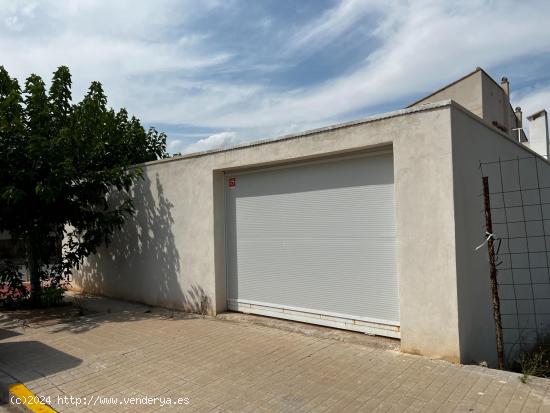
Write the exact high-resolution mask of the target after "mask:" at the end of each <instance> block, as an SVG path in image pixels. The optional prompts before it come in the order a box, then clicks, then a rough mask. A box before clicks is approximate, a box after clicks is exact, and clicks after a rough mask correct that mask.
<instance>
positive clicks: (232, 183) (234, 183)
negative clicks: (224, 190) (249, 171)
mask: <svg viewBox="0 0 550 413" xmlns="http://www.w3.org/2000/svg"><path fill="white" fill-rule="evenodd" d="M227 185H228V186H229V189H235V187H236V186H237V178H229V180H228V181H227Z"/></svg>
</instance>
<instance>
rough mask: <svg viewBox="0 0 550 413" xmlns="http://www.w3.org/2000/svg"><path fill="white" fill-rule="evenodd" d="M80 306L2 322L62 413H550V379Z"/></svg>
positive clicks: (357, 338)
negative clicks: (50, 316)
mask: <svg viewBox="0 0 550 413" xmlns="http://www.w3.org/2000/svg"><path fill="white" fill-rule="evenodd" d="M79 305H82V306H86V305H87V306H88V308H87V309H86V311H84V314H85V315H84V316H81V317H72V318H70V319H68V320H58V322H56V323H43V322H42V321H36V320H35V321H33V320H31V321H24V320H21V318H18V317H17V314H14V313H3V314H1V315H0V374H3V375H4V376H8V377H12V378H15V379H17V380H18V381H20V382H23V383H24V384H26V385H27V387H29V388H30V389H31V390H32V391H33V392H34V393H35V394H37V395H39V396H41V397H44V398H45V399H46V400H47V401H49V404H51V406H52V407H54V408H55V409H56V410H58V411H63V412H64V411H67V412H69V411H71V412H72V411H93V412H96V411H97V412H107V411H113V412H114V411H140V412H153V411H181V412H309V411H316V412H345V411H349V412H355V411H365V412H371V411H372V412H374V411H376V412H386V411H387V412H436V411H438V412H550V393H549V391H550V380H544V379H533V380H530V381H529V382H528V383H527V384H523V383H522V382H521V381H520V380H519V375H517V374H514V373H508V372H500V371H496V370H491V369H487V368H482V367H477V366H460V365H453V364H450V363H448V362H444V361H438V360H431V359H428V358H425V357H419V356H412V355H405V354H401V353H399V352H398V351H396V350H395V348H396V347H397V343H396V342H393V341H391V340H385V339H378V338H376V339H373V338H371V337H367V336H363V335H360V334H357V333H347V332H338V331H337V330H330V329H323V328H319V327H311V328H309V327H305V326H304V325H300V324H297V323H288V322H280V321H276V322H272V321H270V320H269V319H259V320H260V322H255V321H254V317H249V316H248V317H247V316H234V315H233V316H231V315H229V316H224V317H219V318H212V317H201V316H190V315H185V314H182V313H177V312H171V311H168V310H162V309H156V308H149V307H146V306H140V305H127V304H126V303H122V302H117V301H114V300H107V299H93V300H91V299H88V300H87V301H86V300H85V299H83V300H81V301H80V302H79ZM86 314H87V315H86ZM44 324H46V325H44ZM71 397H72V399H71Z"/></svg>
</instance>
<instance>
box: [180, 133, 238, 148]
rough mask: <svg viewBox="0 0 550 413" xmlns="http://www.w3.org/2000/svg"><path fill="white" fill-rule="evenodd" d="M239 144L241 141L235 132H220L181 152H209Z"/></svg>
mask: <svg viewBox="0 0 550 413" xmlns="http://www.w3.org/2000/svg"><path fill="white" fill-rule="evenodd" d="M237 143H239V139H238V138H237V134H236V133H235V132H219V133H215V134H213V135H210V136H208V137H206V138H203V139H199V140H198V141H197V142H195V143H192V144H191V145H188V146H186V147H185V148H183V149H182V151H181V152H182V153H193V152H202V151H208V150H210V149H218V148H227V147H229V146H232V145H236V144H237Z"/></svg>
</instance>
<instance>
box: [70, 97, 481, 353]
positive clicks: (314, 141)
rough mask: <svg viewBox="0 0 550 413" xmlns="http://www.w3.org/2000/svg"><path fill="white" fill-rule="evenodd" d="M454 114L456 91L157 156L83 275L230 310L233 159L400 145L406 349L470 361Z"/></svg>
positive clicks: (285, 158)
mask: <svg viewBox="0 0 550 413" xmlns="http://www.w3.org/2000/svg"><path fill="white" fill-rule="evenodd" d="M450 118H451V103H450V102H443V103H439V104H431V105H426V106H423V107H421V108H412V109H408V110H405V111H399V112H394V113H391V114H387V115H383V116H381V117H378V118H373V119H367V120H364V121H360V122H355V123H351V124H346V125H339V126H335V127H332V128H326V129H322V130H317V131H311V132H307V133H304V134H301V135H296V136H292V137H288V138H282V139H279V140H274V141H270V142H264V143H257V144H252V145H248V146H244V147H240V148H233V149H230V150H226V151H218V152H210V153H205V154H196V155H190V156H187V157H183V158H179V159H177V158H176V159H169V160H162V161H157V162H153V163H150V164H146V165H145V166H144V171H145V179H144V180H143V181H142V182H140V183H139V184H138V185H137V186H136V188H135V191H134V193H135V204H136V208H137V215H136V216H135V217H134V218H132V219H130V220H129V221H128V222H127V223H126V225H125V227H124V229H123V231H122V232H121V233H120V234H118V235H117V236H116V237H115V238H114V240H113V242H112V244H111V245H110V246H109V248H103V249H101V250H100V251H99V253H98V254H97V255H95V256H92V257H89V259H88V260H87V261H86V263H85V265H84V267H83V268H82V269H81V270H80V271H78V272H76V273H75V277H74V284H75V286H76V287H77V288H81V289H83V290H85V291H88V292H93V293H99V294H104V295H108V296H112V297H119V298H123V299H128V300H133V301H139V302H144V303H148V304H152V305H159V306H165V307H174V308H180V309H184V310H187V311H195V312H205V313H209V314H215V313H218V312H221V311H224V310H225V309H226V292H225V264H224V254H225V243H224V216H223V215H224V204H223V189H224V188H223V174H224V171H231V170H236V169H243V168H257V167H261V166H266V165H274V164H281V163H287V162H293V161H298V160H304V159H309V158H312V159H313V158H320V157H329V156H337V155H340V154H347V153H352V152H358V151H376V150H378V149H385V150H387V149H388V148H393V154H394V179H395V191H396V219H397V221H396V222H397V239H398V251H397V252H398V257H399V272H400V306H401V345H402V350H403V351H405V352H412V353H418V354H426V355H431V356H436V357H442V358H446V359H449V360H452V361H459V360H460V355H461V354H460V346H459V334H458V333H459V332H458V322H459V320H458V307H457V303H458V298H457V297H458V295H457V282H456V270H457V263H456V262H455V224H454V200H453V196H454V194H456V191H453V159H452V141H451V122H450ZM477 210H479V207H477V206H476V211H477ZM476 234H477V232H476Z"/></svg>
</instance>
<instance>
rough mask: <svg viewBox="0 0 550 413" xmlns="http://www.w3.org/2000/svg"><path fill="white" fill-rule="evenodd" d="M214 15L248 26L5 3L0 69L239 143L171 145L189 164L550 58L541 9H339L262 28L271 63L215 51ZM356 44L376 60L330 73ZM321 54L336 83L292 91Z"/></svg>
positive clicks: (537, 94)
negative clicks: (55, 77) (348, 43)
mask: <svg viewBox="0 0 550 413" xmlns="http://www.w3.org/2000/svg"><path fill="white" fill-rule="evenodd" d="M313 4H315V2H313ZM216 7H225V8H226V9H225V10H226V11H227V13H226V14H227V15H235V14H238V13H242V14H243V17H242V19H243V22H245V21H248V20H247V19H248V18H249V17H248V15H246V13H245V11H246V10H245V9H246V8H247V7H250V6H249V5H247V3H246V2H244V3H239V2H227V1H221V0H219V1H213V0H211V1H201V2H196V1H193V0H182V1H178V0H159V1H155V2H149V1H138V0H119V1H111V2H107V1H100V0H72V1H66V2H58V1H55V0H49V1H48V0H45V1H43V2H35V1H17V2H15V1H12V0H0V55H1V56H2V58H3V60H2V61H1V62H0V64H4V65H5V66H6V68H7V69H8V71H10V73H11V74H12V75H14V76H17V77H18V78H19V79H21V80H23V79H24V78H25V77H26V76H28V75H29V74H30V73H31V72H35V73H38V74H40V75H42V76H44V77H45V78H46V79H48V78H49V77H50V74H51V72H53V70H55V68H56V67H57V66H59V65H61V64H66V65H68V66H69V67H70V68H71V71H72V73H73V80H74V95H75V98H77V99H79V98H80V97H81V95H82V93H84V91H85V89H86V88H87V86H88V84H89V82H90V81H92V80H100V81H102V82H103V84H104V86H105V89H106V92H107V95H108V96H109V98H110V103H111V104H112V105H113V106H125V107H127V108H128V110H129V111H130V112H131V113H136V114H137V115H138V116H139V117H140V118H141V119H142V120H143V121H145V122H147V123H158V122H164V123H172V124H187V125H195V126H201V127H208V128H214V129H215V130H231V131H238V135H237V134H236V133H235V132H221V133H219V134H214V135H211V136H209V137H207V138H203V139H200V140H199V141H197V142H196V143H194V144H191V145H186V143H185V142H188V141H189V138H190V135H189V136H188V135H185V134H183V135H182V136H176V138H175V139H172V140H170V141H169V145H170V146H169V149H170V150H171V151H172V152H177V151H183V152H191V151H199V150H206V149H210V148H213V147H218V146H219V145H221V146H224V145H230V144H234V143H237V142H241V141H244V140H245V139H250V138H251V137H252V136H258V137H262V138H263V137H267V136H273V135H278V134H282V133H288V132H295V131H298V130H300V129H302V130H303V129H305V128H310V127H316V126H319V125H322V124H328V123H332V122H335V121H340V120H345V119H348V118H349V116H352V115H350V113H353V114H354V115H353V116H357V115H356V114H357V113H368V112H369V111H370V110H372V108H375V107H377V106H380V105H389V104H391V103H392V102H396V101H403V100H406V99H409V98H411V100H413V97H420V95H422V94H423V93H427V92H429V91H431V90H434V89H435V88H437V87H438V86H442V85H443V84H445V83H446V82H448V81H451V80H454V79H455V78H457V77H459V76H460V75H463V74H466V73H467V72H469V71H471V70H473V69H474V68H475V67H476V66H482V67H484V68H486V69H488V70H489V71H490V72H491V71H492V70H496V68H498V67H500V66H502V65H507V66H510V65H511V64H512V62H516V61H524V60H529V59H535V58H538V57H540V56H547V55H548V52H549V51H550V25H548V24H546V21H545V20H546V17H547V16H548V15H550V2H549V1H545V0H530V1H529V0H528V1H524V2H521V3H517V2H514V1H512V0H501V1H498V2H496V1H484V0H466V1H462V2H442V1H439V0H409V1H405V0H385V1H384V0H342V1H338V2H335V3H334V7H333V8H330V9H328V10H325V11H322V12H320V13H317V14H316V15H315V17H314V18H311V19H310V20H309V21H305V22H303V24H302V23H300V24H297V25H295V24H292V23H291V22H289V24H288V26H284V27H280V21H278V20H276V17H275V16H269V15H266V16H264V17H263V18H261V17H260V18H258V19H257V20H256V21H255V23H254V24H255V26H257V28H258V35H259V34H261V33H264V34H265V33H268V34H269V35H270V39H272V41H273V44H270V45H269V49H268V50H267V52H266V51H265V50H264V49H265V48H267V46H266V45H264V44H262V43H261V42H260V41H259V40H257V39H255V38H254V37H253V36H252V37H250V38H249V40H248V41H247V42H246V44H245V45H243V44H242V43H243V42H242V41H239V42H237V43H235V44H232V43H231V40H227V41H225V40H226V39H225V37H227V39H231V35H232V33H231V32H227V36H224V41H221V42H220V44H216V43H215V41H216V40H215V39H216V37H215V36H213V33H215V32H216V30H218V31H219V32H222V33H224V34H225V33H226V32H225V30H227V26H226V27H223V28H221V27H218V25H219V26H221V25H222V24H223V23H224V21H220V20H213V21H210V24H206V23H205V24H202V23H201V24H198V25H197V24H195V23H196V22H197V21H199V22H200V21H203V20H201V19H203V18H205V16H206V17H207V16H208V15H209V13H211V12H212V10H216ZM218 18H219V16H218ZM222 20H223V19H222ZM2 23H4V24H2ZM238 29H239V27H235V31H237V30H238ZM17 30H20V31H19V32H18V31H17ZM351 35H352V36H353V38H354V39H355V40H356V41H358V42H359V43H360V42H361V41H363V42H368V43H369V48H368V49H369V52H365V56H362V59H361V58H359V59H357V61H356V62H355V64H354V65H350V64H348V62H347V61H345V60H342V61H338V60H336V58H334V59H335V60H331V57H330V53H329V52H330V51H331V50H332V49H331V47H338V46H335V44H337V42H338V41H339V40H341V39H342V38H345V39H347V37H346V36H351ZM217 39H218V41H220V40H219V37H218V38H217ZM322 52H327V53H326V54H328V57H327V56H325V57H324V59H326V62H328V63H329V64H330V65H333V66H337V68H338V70H334V71H333V72H331V74H330V75H327V76H328V77H320V78H319V80H316V81H311V82H308V83H307V86H305V85H304V84H305V83H304V84H302V83H300V82H288V83H285V80H287V79H285V76H287V75H288V74H287V72H286V70H287V69H288V68H289V67H290V68H291V67H293V65H296V64H298V63H297V62H301V61H303V60H304V59H305V58H306V57H308V58H310V57H312V56H314V57H315V56H317V55H315V53H322ZM368 53H370V54H368ZM312 66H315V61H314V62H313V63H312ZM309 69H310V68H309V67H308V68H306V67H304V68H303V71H304V72H307V70H309ZM246 71H248V72H249V73H253V75H254V76H248V77H247V75H245V74H243V73H244V72H246ZM315 71H316V67H311V72H312V74H314V73H315ZM494 74H495V75H498V76H500V75H506V73H502V74H501V73H494ZM302 76H303V73H302ZM306 76H307V73H306ZM498 76H496V77H498ZM511 81H512V85H514V83H513V82H514V79H513V77H512V78H511ZM513 96H514V97H515V96H516V95H513ZM517 96H518V99H517V100H518V103H517V104H519V105H521V106H523V107H524V113H526V114H527V113H528V111H530V110H531V109H530V108H531V107H532V108H533V111H534V110H538V109H539V107H538V106H539V105H540V106H545V107H549V106H550V88H546V89H544V87H543V88H542V89H541V90H538V91H537V90H535V89H532V90H531V89H530V90H527V91H525V90H523V91H518V93H517ZM515 104H516V103H515ZM180 138H181V139H180Z"/></svg>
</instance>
